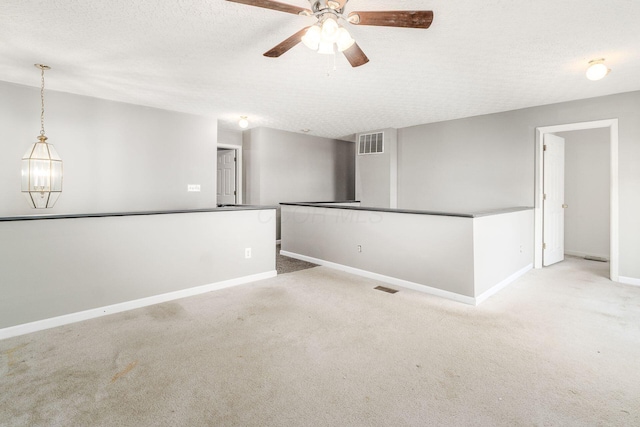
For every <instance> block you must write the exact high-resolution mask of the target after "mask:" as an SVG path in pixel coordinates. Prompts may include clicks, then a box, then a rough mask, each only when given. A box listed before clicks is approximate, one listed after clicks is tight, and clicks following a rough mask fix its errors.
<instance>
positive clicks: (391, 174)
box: [355, 129, 398, 208]
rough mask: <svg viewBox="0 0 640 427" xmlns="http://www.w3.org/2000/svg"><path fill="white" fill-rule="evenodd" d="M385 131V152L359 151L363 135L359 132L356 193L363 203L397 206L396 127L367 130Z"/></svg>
mask: <svg viewBox="0 0 640 427" xmlns="http://www.w3.org/2000/svg"><path fill="white" fill-rule="evenodd" d="M378 132H383V133H384V153H379V154H365V155H358V154H357V144H358V141H359V140H360V134H357V135H356V148H355V150H356V194H355V197H356V199H357V200H359V201H360V202H361V204H362V206H367V207H374V208H396V207H398V169H397V167H398V149H397V147H398V144H397V130H396V129H378V130H374V131H370V132H366V133H378Z"/></svg>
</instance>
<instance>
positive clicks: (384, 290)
mask: <svg viewBox="0 0 640 427" xmlns="http://www.w3.org/2000/svg"><path fill="white" fill-rule="evenodd" d="M373 289H377V290H379V291H382V292H386V293H388V294H395V293H396V292H398V291H397V290H395V289H391V288H386V287H384V286H376V287H375V288H373Z"/></svg>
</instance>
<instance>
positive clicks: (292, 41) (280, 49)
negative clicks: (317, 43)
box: [263, 27, 309, 58]
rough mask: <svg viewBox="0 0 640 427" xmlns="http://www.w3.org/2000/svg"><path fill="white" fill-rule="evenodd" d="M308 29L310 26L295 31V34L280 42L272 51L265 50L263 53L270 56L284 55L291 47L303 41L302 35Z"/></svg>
mask: <svg viewBox="0 0 640 427" xmlns="http://www.w3.org/2000/svg"><path fill="white" fill-rule="evenodd" d="M308 29H309V27H305V28H303V29H301V30H300V31H298V32H297V33H295V34H294V35H292V36H291V37H289V38H288V39H286V40H285V41H283V42H282V43H280V44H279V45H277V46H276V47H274V48H273V49H271V50H270V51H268V52H265V53H264V54H263V55H264V56H268V57H269V58H277V57H279V56H280V55H282V54H283V53H285V52H287V51H288V50H289V49H291V48H292V47H294V46H295V45H297V44H298V43H300V42H301V41H302V40H301V39H302V36H303V35H304V33H305V32H306V31H307V30H308Z"/></svg>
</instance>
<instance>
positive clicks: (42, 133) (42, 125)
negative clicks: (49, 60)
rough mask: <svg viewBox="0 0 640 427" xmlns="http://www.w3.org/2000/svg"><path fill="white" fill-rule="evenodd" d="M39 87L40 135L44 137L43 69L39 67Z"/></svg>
mask: <svg viewBox="0 0 640 427" xmlns="http://www.w3.org/2000/svg"><path fill="white" fill-rule="evenodd" d="M40 70H41V72H42V74H41V85H40V102H41V106H42V109H41V110H40V135H41V136H44V67H40Z"/></svg>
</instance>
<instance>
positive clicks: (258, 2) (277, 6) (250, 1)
mask: <svg viewBox="0 0 640 427" xmlns="http://www.w3.org/2000/svg"><path fill="white" fill-rule="evenodd" d="M227 1H230V2H234V3H242V4H247V5H249V6H257V7H264V8H265V9H272V10H277V11H279V12H286V13H293V14H294V15H313V12H311V11H310V10H309V9H305V8H303V7H298V6H293V5H291V4H286V3H280V2H278V1H273V0H227Z"/></svg>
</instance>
